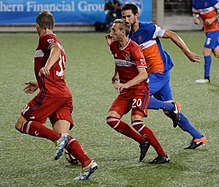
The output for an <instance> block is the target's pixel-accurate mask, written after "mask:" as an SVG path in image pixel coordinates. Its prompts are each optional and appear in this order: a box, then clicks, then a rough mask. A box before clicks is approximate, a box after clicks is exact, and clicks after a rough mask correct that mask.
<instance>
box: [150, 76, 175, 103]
mask: <svg viewBox="0 0 219 187" xmlns="http://www.w3.org/2000/svg"><path fill="white" fill-rule="evenodd" d="M148 78H149V87H150V96H154V98H156V99H158V100H161V101H168V100H173V97H172V90H171V87H170V73H169V72H167V73H164V74H160V73H151V74H150V75H149V77H148Z"/></svg>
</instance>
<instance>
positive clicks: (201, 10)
mask: <svg viewBox="0 0 219 187" xmlns="http://www.w3.org/2000/svg"><path fill="white" fill-rule="evenodd" d="M218 10H219V2H218V0H202V1H200V0H193V1H192V12H193V17H194V23H195V24H197V25H199V24H200V20H202V22H203V25H204V32H205V34H206V39H205V43H204V50H203V54H204V61H205V62H204V78H201V79H199V80H196V81H195V82H197V83H209V82H210V69H211V62H212V59H211V52H213V54H214V55H215V57H217V58H218V57H219V41H218V38H219V24H218V18H219V14H218Z"/></svg>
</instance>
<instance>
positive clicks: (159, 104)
mask: <svg viewBox="0 0 219 187" xmlns="http://www.w3.org/2000/svg"><path fill="white" fill-rule="evenodd" d="M173 107H174V104H173V103H168V102H164V101H160V100H157V99H155V98H153V97H151V98H150V101H149V104H148V109H155V110H159V109H163V110H167V111H172V110H173Z"/></svg>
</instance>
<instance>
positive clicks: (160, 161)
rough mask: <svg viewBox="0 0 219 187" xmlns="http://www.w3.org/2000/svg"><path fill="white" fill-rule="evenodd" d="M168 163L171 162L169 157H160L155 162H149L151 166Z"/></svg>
mask: <svg viewBox="0 0 219 187" xmlns="http://www.w3.org/2000/svg"><path fill="white" fill-rule="evenodd" d="M168 162H170V157H169V156H168V155H166V156H162V155H158V156H157V157H156V158H155V159H154V160H152V161H151V162H149V164H165V163H168Z"/></svg>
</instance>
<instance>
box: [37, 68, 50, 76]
mask: <svg viewBox="0 0 219 187" xmlns="http://www.w3.org/2000/svg"><path fill="white" fill-rule="evenodd" d="M49 74H50V71H49V68H47V66H44V67H42V68H41V69H40V71H39V76H40V77H41V76H42V75H43V76H47V75H49Z"/></svg>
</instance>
